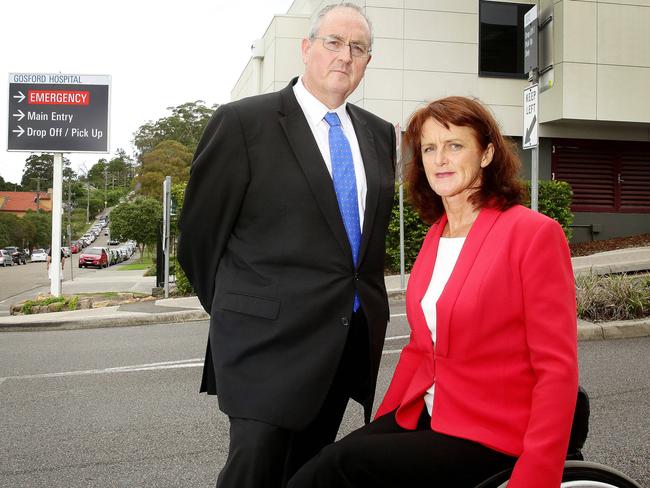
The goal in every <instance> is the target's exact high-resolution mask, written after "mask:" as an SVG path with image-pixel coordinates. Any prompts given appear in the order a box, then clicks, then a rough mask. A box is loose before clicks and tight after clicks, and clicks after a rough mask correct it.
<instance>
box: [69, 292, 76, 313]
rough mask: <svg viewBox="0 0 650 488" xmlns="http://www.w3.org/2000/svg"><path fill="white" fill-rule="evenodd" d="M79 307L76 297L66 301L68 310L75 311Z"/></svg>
mask: <svg viewBox="0 0 650 488" xmlns="http://www.w3.org/2000/svg"><path fill="white" fill-rule="evenodd" d="M78 306H79V297H78V296H77V295H75V296H73V297H72V298H70V300H69V301H68V310H77V307H78Z"/></svg>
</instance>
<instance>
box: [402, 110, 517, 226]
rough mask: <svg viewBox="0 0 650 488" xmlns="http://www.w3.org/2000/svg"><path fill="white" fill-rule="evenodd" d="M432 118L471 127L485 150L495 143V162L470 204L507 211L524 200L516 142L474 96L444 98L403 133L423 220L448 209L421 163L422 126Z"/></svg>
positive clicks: (410, 182)
mask: <svg viewBox="0 0 650 488" xmlns="http://www.w3.org/2000/svg"><path fill="white" fill-rule="evenodd" d="M430 118H433V119H434V120H435V121H437V122H438V123H440V124H441V125H443V126H445V127H446V128H449V126H450V125H456V126H461V127H470V128H471V129H473V131H474V135H475V137H476V141H477V142H478V144H479V146H480V147H481V149H482V150H485V149H486V148H487V146H488V144H490V143H492V145H493V146H494V156H493V158H492V162H491V163H490V164H489V165H488V166H486V167H485V168H484V169H483V175H482V184H481V188H480V189H478V190H477V191H476V192H474V194H472V196H470V202H471V203H473V204H474V205H475V206H476V207H478V208H481V207H486V206H489V207H496V208H499V209H501V210H505V209H507V208H509V207H512V206H513V205H516V204H518V203H520V202H521V199H522V193H523V186H522V184H521V180H520V178H519V171H520V168H521V161H520V160H519V156H518V155H517V149H516V146H515V144H514V143H513V142H512V141H510V140H507V139H506V138H504V136H503V135H502V134H501V131H500V130H499V126H498V124H497V122H496V120H495V119H494V117H493V116H492V114H491V113H490V112H489V111H488V110H487V109H486V108H485V107H484V106H483V105H482V104H481V103H480V102H478V101H476V100H472V99H471V98H467V97H447V98H441V99H440V100H436V101H434V102H431V103H430V104H428V105H427V106H426V107H423V108H421V109H419V110H417V111H416V112H415V113H414V114H413V115H412V116H411V119H410V120H409V124H408V127H407V128H406V132H405V136H404V137H405V143H406V146H407V148H408V154H409V157H408V160H407V161H406V167H405V170H406V175H405V180H406V185H407V189H408V195H409V199H410V201H411V204H412V205H413V206H414V207H415V209H416V210H417V211H418V213H419V214H420V217H421V218H422V220H424V221H425V222H427V223H428V224H431V223H433V222H435V221H437V220H438V219H439V218H440V217H441V216H442V214H443V213H444V212H445V209H444V207H443V205H442V199H441V198H440V196H438V195H437V194H436V193H435V192H434V191H433V190H432V189H431V186H430V185H429V181H428V180H427V176H426V174H425V172H424V166H423V164H422V151H421V146H420V139H421V136H422V126H423V125H424V123H425V122H426V121H427V120H428V119H430Z"/></svg>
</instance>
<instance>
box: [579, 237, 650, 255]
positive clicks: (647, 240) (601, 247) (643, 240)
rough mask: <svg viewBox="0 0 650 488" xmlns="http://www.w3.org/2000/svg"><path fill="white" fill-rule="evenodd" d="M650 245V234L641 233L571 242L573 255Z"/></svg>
mask: <svg viewBox="0 0 650 488" xmlns="http://www.w3.org/2000/svg"><path fill="white" fill-rule="evenodd" d="M643 246H650V234H641V235H638V236H630V237H616V238H614V239H606V240H603V241H592V242H581V243H579V244H569V248H570V249H571V256H573V257H576V256H588V255H590V254H595V253H597V252H605V251H613V250H615V249H626V248H628V247H643Z"/></svg>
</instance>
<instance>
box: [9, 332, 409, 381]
mask: <svg viewBox="0 0 650 488" xmlns="http://www.w3.org/2000/svg"><path fill="white" fill-rule="evenodd" d="M408 337H409V336H407V335H402V336H392V337H387V338H386V340H387V341H392V340H399V339H408ZM400 352H402V350H401V349H386V350H384V351H383V352H382V354H399V353H400ZM203 361H204V360H203V358H194V359H181V360H178V361H163V362H158V363H147V364H134V365H130V366H115V367H112V368H102V369H85V370H80V371H61V372H57V373H38V374H26V375H20V376H5V377H0V385H1V384H2V383H4V382H5V381H6V380H32V379H41V378H61V377H66V376H85V375H93V374H112V373H134V372H137V371H155V370H160V369H181V368H199V367H202V366H203Z"/></svg>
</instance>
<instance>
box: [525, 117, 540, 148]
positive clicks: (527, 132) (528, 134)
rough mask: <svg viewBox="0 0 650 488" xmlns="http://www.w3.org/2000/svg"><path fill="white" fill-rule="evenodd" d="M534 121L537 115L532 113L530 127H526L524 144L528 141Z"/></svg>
mask: <svg viewBox="0 0 650 488" xmlns="http://www.w3.org/2000/svg"><path fill="white" fill-rule="evenodd" d="M535 122H537V115H533V120H532V121H531V122H530V127H529V128H528V129H526V137H525V138H524V144H529V143H530V135H531V134H532V133H533V128H534V127H535Z"/></svg>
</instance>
